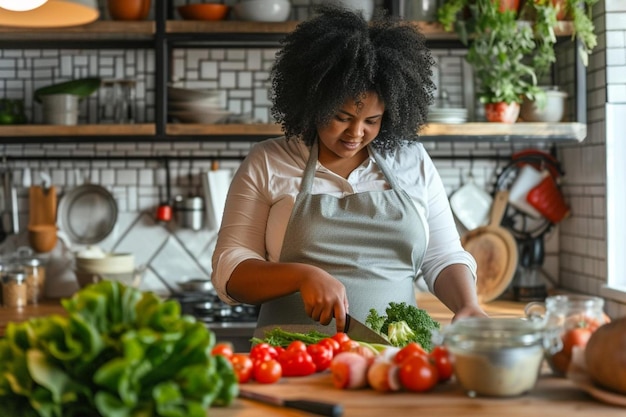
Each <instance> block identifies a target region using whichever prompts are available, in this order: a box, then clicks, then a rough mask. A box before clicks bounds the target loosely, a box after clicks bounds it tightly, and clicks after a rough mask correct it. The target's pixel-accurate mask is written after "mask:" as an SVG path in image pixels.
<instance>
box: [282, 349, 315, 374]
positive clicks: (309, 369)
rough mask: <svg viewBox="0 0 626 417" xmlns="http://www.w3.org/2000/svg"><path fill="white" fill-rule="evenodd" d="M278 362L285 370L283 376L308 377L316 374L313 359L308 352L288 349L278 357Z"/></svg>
mask: <svg viewBox="0 0 626 417" xmlns="http://www.w3.org/2000/svg"><path fill="white" fill-rule="evenodd" d="M278 362H280V365H281V366H282V368H283V376H306V375H311V374H312V373H314V372H315V364H314V363H313V358H311V355H309V354H308V353H307V352H306V350H305V351H298V350H289V349H287V350H286V351H284V352H283V353H282V354H281V355H280V356H279V357H278Z"/></svg>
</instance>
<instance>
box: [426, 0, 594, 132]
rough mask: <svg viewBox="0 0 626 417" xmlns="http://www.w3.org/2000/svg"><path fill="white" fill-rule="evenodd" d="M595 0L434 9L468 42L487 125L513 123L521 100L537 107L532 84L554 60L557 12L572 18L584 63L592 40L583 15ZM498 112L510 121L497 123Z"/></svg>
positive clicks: (493, 1) (453, 1) (462, 1)
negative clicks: (520, 5)
mask: <svg viewBox="0 0 626 417" xmlns="http://www.w3.org/2000/svg"><path fill="white" fill-rule="evenodd" d="M581 2H582V3H581ZM595 2H597V0H533V1H527V2H525V4H524V7H523V8H522V10H521V11H520V12H519V13H518V6H519V4H518V1H517V0H446V1H445V2H444V3H443V5H442V6H441V7H440V8H439V9H438V21H439V22H440V23H441V24H442V25H443V27H444V29H445V30H447V31H453V30H454V31H456V32H457V34H458V35H459V38H460V40H461V41H462V42H463V43H465V44H469V49H468V53H467V61H468V62H469V63H470V64H471V65H472V66H473V68H474V70H475V73H476V77H477V79H478V80H479V82H480V91H479V99H480V101H481V102H482V103H484V104H485V111H486V116H487V119H488V120H489V121H506V122H509V123H513V122H514V121H515V119H516V117H517V114H519V104H520V103H521V102H522V101H523V100H524V99H527V100H538V101H539V105H541V104H542V102H544V101H545V91H544V89H542V88H539V87H538V86H537V80H538V79H541V77H542V76H543V75H544V74H546V73H547V72H548V71H549V69H550V68H551V66H552V64H553V63H554V62H555V61H556V58H555V53H554V44H555V43H556V35H555V32H554V28H555V26H557V24H558V13H559V12H560V13H561V15H563V14H564V13H563V11H565V15H571V16H575V17H574V20H573V25H574V35H575V36H576V37H577V38H578V39H580V40H581V46H582V47H581V48H580V54H581V57H582V58H583V60H584V62H585V63H586V58H587V56H588V53H589V52H590V51H591V49H592V48H593V47H594V46H595V42H596V40H595V35H594V33H593V24H592V22H591V20H590V19H589V14H588V11H589V7H590V6H591V5H593V4H594V3H595ZM579 5H582V7H579ZM576 19H577V20H576ZM578 25H580V27H578ZM470 40H471V42H469V41H470ZM509 107H510V109H509ZM502 114H505V115H508V116H509V117H508V118H506V120H502V119H501V118H500V117H499V116H500V115H502ZM494 117H495V118H494Z"/></svg>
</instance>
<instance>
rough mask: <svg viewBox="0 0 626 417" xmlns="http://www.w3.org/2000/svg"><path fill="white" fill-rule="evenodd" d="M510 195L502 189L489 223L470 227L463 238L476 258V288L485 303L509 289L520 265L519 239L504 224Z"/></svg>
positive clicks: (498, 194) (497, 195) (467, 249)
mask: <svg viewBox="0 0 626 417" xmlns="http://www.w3.org/2000/svg"><path fill="white" fill-rule="evenodd" d="M508 199H509V193H508V191H498V192H497V193H496V195H495V197H494V200H493V206H492V208H491V219H490V222H489V224H488V225H486V226H481V227H478V228H476V229H474V230H471V231H469V232H468V233H467V234H466V235H464V236H463V238H462V239H461V243H462V244H463V247H464V248H465V250H466V251H468V252H469V253H471V254H472V256H474V259H476V264H477V269H476V275H477V279H476V290H477V293H478V299H479V301H481V302H483V303H486V302H489V301H491V300H494V299H495V298H497V297H498V296H500V295H501V294H502V293H503V292H504V291H505V290H506V289H507V287H508V286H509V284H510V283H511V280H512V279H513V275H514V274H515V269H516V268H517V261H518V254H517V243H516V242H515V239H514V238H513V235H511V232H509V231H508V230H507V229H505V228H504V227H502V226H500V222H501V221H502V217H503V215H504V211H505V209H506V206H507V202H508Z"/></svg>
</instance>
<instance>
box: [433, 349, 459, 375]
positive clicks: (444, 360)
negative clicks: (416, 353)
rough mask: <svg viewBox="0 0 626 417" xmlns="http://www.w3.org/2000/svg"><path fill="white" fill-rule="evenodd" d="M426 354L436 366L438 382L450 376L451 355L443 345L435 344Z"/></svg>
mask: <svg viewBox="0 0 626 417" xmlns="http://www.w3.org/2000/svg"><path fill="white" fill-rule="evenodd" d="M428 356H429V357H430V359H431V361H432V362H433V363H434V364H435V367H436V368H437V375H438V376H439V382H444V381H447V380H449V379H450V378H452V373H453V372H454V365H453V363H452V356H450V352H448V349H446V347H445V346H441V345H439V346H435V347H434V348H433V350H432V351H431V352H430V354H429V355H428Z"/></svg>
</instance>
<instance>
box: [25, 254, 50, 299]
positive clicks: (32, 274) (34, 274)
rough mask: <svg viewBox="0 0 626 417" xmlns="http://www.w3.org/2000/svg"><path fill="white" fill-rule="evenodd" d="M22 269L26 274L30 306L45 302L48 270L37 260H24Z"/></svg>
mask: <svg viewBox="0 0 626 417" xmlns="http://www.w3.org/2000/svg"><path fill="white" fill-rule="evenodd" d="M22 267H23V269H24V273H25V274H26V287H27V289H28V304H38V303H39V301H41V300H43V296H44V290H45V285H46V268H45V266H44V265H43V263H42V262H41V261H40V260H39V259H37V258H26V259H24V260H22Z"/></svg>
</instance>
